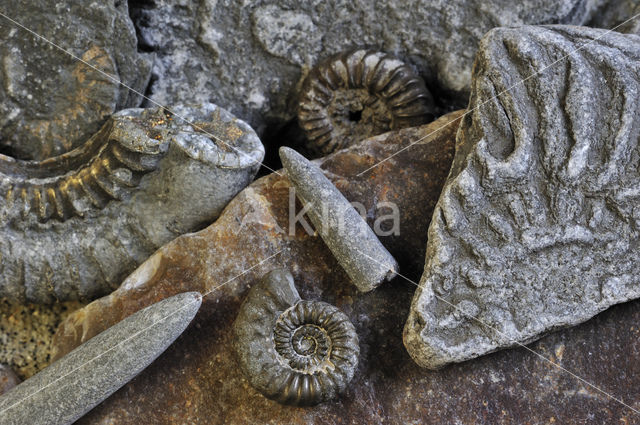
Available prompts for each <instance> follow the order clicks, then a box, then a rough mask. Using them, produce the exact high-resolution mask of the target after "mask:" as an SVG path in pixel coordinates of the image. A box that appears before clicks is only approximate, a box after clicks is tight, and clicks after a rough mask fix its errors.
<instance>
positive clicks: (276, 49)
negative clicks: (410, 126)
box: [133, 0, 603, 134]
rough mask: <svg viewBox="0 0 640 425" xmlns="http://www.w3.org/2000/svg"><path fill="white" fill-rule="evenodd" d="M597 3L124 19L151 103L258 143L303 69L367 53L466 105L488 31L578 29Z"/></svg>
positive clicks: (146, 11) (281, 3)
mask: <svg viewBox="0 0 640 425" xmlns="http://www.w3.org/2000/svg"><path fill="white" fill-rule="evenodd" d="M602 2H603V0H567V1H562V2H558V1H555V0H526V1H512V0H491V1H487V0H458V1H451V0H410V1H396V0H378V1H364V2H353V1H350V0H313V1H308V0H278V1H269V2H267V1H264V0H249V1H243V2H238V1H235V0H200V1H194V2H190V1H184V0H157V1H154V2H153V4H147V3H145V4H144V6H142V7H140V6H136V8H135V10H133V15H134V19H135V21H136V23H137V26H138V27H139V29H140V36H141V41H142V43H143V44H145V45H146V46H148V47H149V48H150V49H153V50H155V52H156V54H157V60H156V62H155V63H154V68H153V73H154V75H155V77H156V78H157V79H156V80H155V81H154V82H153V83H152V85H151V97H152V98H153V99H154V100H156V101H158V102H160V103H171V102H175V101H178V100H179V101H198V102H199V101H211V102H214V103H216V104H218V105H220V106H222V107H224V108H227V109H228V110H229V111H230V112H232V113H234V114H235V115H237V116H239V117H240V118H242V119H244V120H246V121H247V122H249V124H251V125H252V126H253V127H254V128H255V129H256V131H257V132H258V134H262V133H263V130H264V129H265V126H266V125H268V124H270V123H274V122H275V123H282V122H283V121H287V120H290V119H293V118H294V115H295V110H296V107H295V103H296V102H295V101H296V96H297V90H298V85H299V84H300V82H301V81H302V80H303V79H304V77H305V76H306V74H307V73H308V71H309V69H310V68H311V66H313V65H314V64H316V63H318V62H319V61H320V60H322V59H325V58H327V57H329V56H331V55H333V54H336V53H339V52H341V51H344V50H347V49H352V48H360V47H367V48H373V49H376V50H380V51H384V52H386V53H389V54H392V55H394V56H396V57H398V58H399V59H400V60H402V61H403V62H405V63H407V64H409V65H410V66H414V67H415V68H416V69H417V70H418V71H419V74H420V75H421V76H422V77H423V78H425V80H426V82H427V84H428V85H436V84H437V85H439V86H441V87H442V88H443V89H445V90H447V91H450V92H452V93H454V94H455V95H456V96H457V97H458V99H460V100H462V99H464V101H466V96H467V95H468V92H469V84H470V81H471V67H472V64H473V58H474V56H475V52H476V49H477V45H478V42H479V40H480V39H481V38H482V36H483V35H484V34H485V33H486V32H487V31H488V30H490V29H491V28H494V27H499V26H517V25H523V24H553V23H563V24H573V25H581V24H584V23H585V22H587V21H588V20H589V19H590V17H591V14H592V12H593V10H594V9H595V7H596V6H597V5H599V4H601V3H602Z"/></svg>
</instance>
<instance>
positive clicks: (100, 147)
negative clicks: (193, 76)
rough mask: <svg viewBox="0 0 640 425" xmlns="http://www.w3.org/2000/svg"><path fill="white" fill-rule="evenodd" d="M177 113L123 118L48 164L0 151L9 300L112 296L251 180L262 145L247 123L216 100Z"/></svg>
mask: <svg viewBox="0 0 640 425" xmlns="http://www.w3.org/2000/svg"><path fill="white" fill-rule="evenodd" d="M171 110H172V111H173V112H175V115H173V114H171V113H168V112H166V111H165V110H163V109H160V108H153V109H128V110H123V111H120V112H118V113H117V114H114V115H113V116H112V118H110V119H109V121H108V122H107V123H106V124H105V125H104V126H103V127H102V129H101V130H100V131H99V132H98V133H96V134H95V135H94V136H93V137H91V138H90V139H89V140H88V141H87V142H85V143H84V144H83V145H82V146H80V147H79V148H76V149H74V150H72V151H70V152H68V153H66V154H63V155H60V156H57V157H54V158H49V159H46V160H43V161H21V160H16V159H14V158H10V157H7V156H5V155H0V197H1V199H2V200H1V201H0V296H2V297H8V298H11V299H14V300H17V301H32V302H42V303H44V302H50V301H53V300H60V301H64V300H71V299H90V298H94V297H97V296H100V295H104V294H105V293H107V292H109V291H110V290H112V289H113V288H115V287H116V286H117V285H119V284H120V282H121V281H122V279H123V278H124V277H125V276H126V275H127V274H129V273H130V272H131V271H132V270H134V269H135V268H136V267H137V266H138V265H139V264H140V263H141V262H142V261H144V260H145V259H146V258H147V257H148V256H149V255H150V254H152V253H153V252H154V251H155V250H156V249H158V248H159V247H160V246H162V245H163V244H165V243H166V242H168V241H170V240H172V239H174V238H175V237H176V236H179V235H180V234H183V233H185V232H188V231H192V230H194V229H196V228H198V227H201V226H202V225H204V224H208V223H210V222H211V221H212V220H214V219H215V218H216V217H217V216H218V215H219V213H220V212H221V211H222V208H223V207H224V206H225V205H226V204H227V202H228V201H229V200H231V198H232V197H233V196H235V194H236V193H237V192H238V191H240V190H241V189H242V188H243V187H244V186H246V185H247V184H248V183H249V182H251V180H252V179H253V177H254V175H255V173H256V172H257V170H258V167H259V164H260V161H261V160H262V158H263V156H264V148H263V147H262V144H261V143H260V140H259V139H258V137H257V136H256V134H255V133H254V132H253V130H252V129H251V128H250V127H249V126H248V125H247V124H246V123H244V122H242V121H239V120H237V119H236V118H235V117H233V116H232V115H231V114H229V113H228V112H226V111H224V110H222V109H220V108H218V107H217V106H215V105H212V104H204V105H198V106H197V107H188V106H175V107H172V108H171ZM178 116H179V117H184V118H185V119H187V120H188V121H189V122H191V123H193V124H194V125H190V124H188V123H187V122H185V121H184V120H182V119H181V118H178ZM210 135H213V137H211V136H210Z"/></svg>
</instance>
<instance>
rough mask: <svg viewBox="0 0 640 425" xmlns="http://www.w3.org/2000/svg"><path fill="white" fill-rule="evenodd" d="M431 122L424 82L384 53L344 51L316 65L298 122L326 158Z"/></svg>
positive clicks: (310, 144) (313, 150)
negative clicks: (365, 141)
mask: <svg viewBox="0 0 640 425" xmlns="http://www.w3.org/2000/svg"><path fill="white" fill-rule="evenodd" d="M432 119H433V98H432V97H431V93H429V91H428V90H427V88H426V87H425V85H424V82H423V81H422V79H421V78H420V77H419V76H417V75H416V74H414V72H413V71H412V70H411V68H409V67H408V66H407V65H405V64H404V63H402V62H401V61H399V60H398V59H395V58H393V57H391V56H389V55H387V54H385V53H381V52H375V51H370V50H362V49H361V50H350V51H347V52H343V53H340V54H338V55H335V56H332V57H330V58H328V59H327V60H326V61H324V62H322V63H320V64H319V65H317V66H316V67H315V68H314V69H313V70H312V71H311V72H310V73H309V75H308V76H307V78H306V79H305V81H304V82H303V84H302V90H301V95H300V103H299V107H298V121H299V123H300V126H301V127H302V129H303V130H304V131H305V133H306V136H307V145H306V147H307V149H308V150H309V151H310V152H311V153H315V154H321V155H326V154H329V153H331V152H333V151H335V150H337V149H342V148H344V147H346V146H349V145H350V144H352V143H354V142H357V141H359V140H363V139H366V138H367V137H371V136H375V135H378V134H381V133H384V132H386V131H389V130H393V129H399V128H404V127H413V126H417V125H421V124H426V123H427V122H429V121H431V120H432Z"/></svg>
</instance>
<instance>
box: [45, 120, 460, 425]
mask: <svg viewBox="0 0 640 425" xmlns="http://www.w3.org/2000/svg"><path fill="white" fill-rule="evenodd" d="M459 115H460V114H459V113H458V114H456V115H452V116H451V115H450V116H447V117H445V118H442V119H441V120H439V121H436V122H435V123H433V124H431V125H427V126H423V127H418V128H410V129H405V130H401V131H398V132H394V133H388V134H385V135H381V136H378V137H375V138H372V139H369V140H367V141H365V142H363V143H362V144H360V145H356V146H353V147H351V148H349V149H348V150H344V151H340V152H337V153H335V154H333V155H331V156H328V157H326V158H325V159H323V160H322V161H321V162H320V163H319V164H320V166H321V167H322V168H323V169H324V170H325V172H326V175H327V176H328V177H329V178H330V179H331V180H332V181H333V183H334V184H335V185H336V187H338V188H339V189H340V191H341V192H342V193H343V194H344V195H345V196H346V198H347V199H349V200H352V201H360V202H362V203H363V204H364V206H365V209H366V211H367V221H368V223H369V224H370V225H371V226H373V225H375V221H376V220H377V219H378V218H379V217H384V215H386V214H388V213H389V211H387V209H381V210H377V209H376V208H375V204H374V201H373V200H374V199H378V200H379V201H380V202H383V201H389V202H395V203H397V204H398V207H399V210H400V212H401V217H400V235H393V234H389V235H388V236H381V238H380V239H381V240H382V242H383V243H384V244H385V246H386V247H387V249H389V251H390V252H391V253H392V254H393V255H394V256H396V257H397V258H398V259H400V267H401V270H403V271H404V272H405V273H407V274H408V275H410V276H413V278H414V279H417V278H418V277H419V275H420V272H421V271H422V265H423V258H424V249H425V244H424V240H425V237H426V231H427V220H425V218H424V217H426V216H429V215H430V213H431V208H430V207H429V205H432V206H433V205H435V202H436V199H437V197H438V195H439V193H440V189H441V185H442V184H443V182H444V179H445V178H446V175H447V172H448V170H449V166H450V161H451V159H452V157H453V140H454V137H453V135H454V134H455V130H456V127H457V125H456V124H457V122H456V121H452V120H453V119H455V118H457V117H459ZM445 123H450V125H449V126H448V127H445V129H443V130H442V132H440V133H438V134H437V135H434V136H431V137H429V138H428V139H425V140H424V143H419V144H417V145H415V146H413V147H412V148H410V149H407V150H405V151H404V152H402V153H401V154H399V155H397V156H395V157H394V158H392V159H391V160H389V161H387V162H385V163H384V164H382V165H381V166H379V167H376V168H375V169H374V170H372V172H371V173H369V174H367V175H366V176H363V177H357V174H358V173H359V172H361V171H363V170H364V169H366V168H368V167H370V166H371V165H373V164H374V163H375V162H376V161H379V160H380V159H382V158H385V157H387V156H388V155H390V154H392V153H394V152H396V151H397V149H398V148H401V147H403V146H407V145H408V144H409V143H411V142H412V141H415V140H417V139H418V138H420V137H422V136H425V135H427V134H428V133H430V132H432V131H433V130H434V129H435V128H437V127H441V126H442V125H443V124H445ZM289 189H290V186H289V184H288V180H287V178H286V177H285V176H278V175H275V174H272V175H270V176H267V177H264V178H262V179H260V180H258V181H256V182H254V183H253V184H252V185H251V186H249V187H248V188H247V189H245V190H244V191H243V192H241V193H240V194H239V195H238V196H237V197H236V198H235V199H234V200H233V201H231V203H230V204H229V205H228V206H227V208H226V210H225V211H224V213H223V214H222V215H221V216H220V218H219V219H218V220H217V221H216V222H215V223H214V224H213V225H211V226H209V227H208V228H207V229H205V230H202V231H200V232H198V233H195V234H192V235H184V236H181V237H179V238H177V239H176V240H174V241H173V242H171V243H169V244H167V245H166V246H164V247H163V248H161V249H160V250H159V251H158V252H157V253H156V254H155V255H154V256H152V257H151V258H150V259H149V260H148V261H146V262H145V263H144V264H143V265H142V266H141V267H140V268H138V270H137V271H136V272H134V273H133V274H132V275H131V276H130V277H129V278H127V280H126V281H125V282H124V283H123V284H122V286H121V287H120V288H119V289H118V290H117V291H115V292H114V293H113V294H111V295H110V296H108V297H105V298H102V299H100V300H97V301H95V302H94V303H92V304H90V305H89V306H87V307H86V308H85V309H83V310H80V311H78V312H77V313H76V314H74V315H73V316H72V317H70V318H69V320H67V321H65V323H64V325H62V326H61V327H60V329H59V331H58V333H57V336H56V341H57V342H56V344H55V346H56V347H57V349H58V350H59V351H58V355H61V354H63V353H64V352H67V351H68V350H70V349H71V348H73V347H74V346H76V345H77V344H79V343H80V342H81V341H82V340H83V339H86V338H88V337H90V336H91V335H94V334H95V333H96V332H99V331H100V330H102V329H104V328H105V327H106V326H109V325H111V324H113V323H115V322H117V321H118V320H120V319H122V318H123V317H125V316H126V315H128V314H130V313H131V312H133V311H136V310H138V309H140V308H141V307H142V306H144V305H148V304H150V303H152V302H154V301H156V300H158V299H161V298H164V297H166V296H169V295H172V294H174V293H176V292H181V291H183V290H193V289H198V290H200V292H201V293H203V294H206V293H207V292H209V291H212V292H211V293H210V294H209V295H207V296H205V298H204V301H203V305H202V308H201V310H200V313H199V314H198V316H197V317H196V319H194V320H195V321H194V323H195V324H194V326H193V327H192V328H191V330H188V331H187V333H186V334H185V335H184V336H185V339H183V340H182V341H181V342H180V344H178V345H176V346H175V349H174V348H171V349H170V350H169V351H168V352H167V353H166V355H164V356H163V357H162V358H161V359H159V361H158V362H157V363H156V365H157V366H158V367H156V365H154V366H152V368H151V369H150V370H148V371H145V372H144V373H143V374H142V375H140V376H139V377H138V378H136V379H135V380H134V381H132V382H131V383H130V384H128V385H127V386H126V387H125V388H123V389H122V390H120V391H119V392H118V393H117V394H115V395H114V396H113V397H112V398H110V399H109V400H108V401H107V402H105V403H104V404H103V405H102V406H100V407H98V408H97V409H96V410H95V411H93V412H92V413H91V414H89V415H88V416H87V417H86V418H83V419H82V420H81V421H80V423H85V424H87V423H117V424H119V425H120V424H133V423H137V424H140V423H150V424H151V423H153V424H169V423H180V424H182V423H199V424H216V423H229V424H233V423H269V422H272V423H303V422H304V423H323V422H324V423H327V422H329V423H332V422H333V423H335V422H339V421H340V420H339V419H338V418H344V417H348V418H351V419H349V422H355V423H363V422H364V423H367V421H368V422H369V423H371V421H373V423H376V422H379V421H376V420H375V419H376V418H378V417H388V416H387V415H391V416H394V415H396V414H397V410H396V408H395V407H393V404H387V402H383V401H382V399H381V398H379V397H378V396H376V395H375V393H374V392H372V391H373V390H374V388H375V387H376V386H379V385H383V386H384V385H386V383H385V381H384V379H383V378H384V375H389V374H390V375H389V376H393V374H395V373H396V371H397V369H398V368H399V367H400V366H402V365H409V364H410V363H411V362H410V360H409V359H408V356H406V354H404V349H403V348H402V344H401V342H400V334H401V321H402V320H403V319H404V317H405V315H406V312H407V309H408V305H409V299H410V296H411V293H412V292H413V288H414V287H413V285H410V284H403V283H402V282H390V283H388V284H385V285H382V286H381V287H380V288H378V289H377V290H376V291H372V292H370V293H368V294H365V295H362V294H359V293H358V291H357V289H356V288H355V287H354V286H353V285H349V284H347V282H348V279H349V278H348V277H347V275H346V274H345V272H344V271H343V269H342V268H341V267H340V265H339V264H338V263H337V261H336V260H335V258H334V257H333V255H332V254H331V252H330V251H329V250H328V249H327V248H326V245H325V244H324V242H323V241H322V239H321V238H320V237H319V236H317V235H309V234H308V233H307V232H306V231H305V230H304V229H303V228H302V226H301V225H300V224H298V225H297V226H296V228H295V233H294V234H292V235H289V232H288V231H287V230H286V229H288V225H289V220H288V218H289V196H290V193H289ZM300 208H301V207H300V206H298V207H297V209H296V211H300ZM387 224H388V222H385V224H384V226H386V225H387ZM384 226H383V227H384ZM384 228H386V227H384ZM274 254H277V255H275V256H273V255H274ZM272 256H273V257H272ZM261 262H262V263H261ZM282 267H284V268H287V269H289V270H291V272H292V274H293V276H294V278H295V282H296V287H297V289H298V290H299V292H300V296H301V297H302V298H303V299H306V300H322V301H324V302H327V303H330V304H332V305H334V306H336V307H337V308H339V309H340V310H341V311H343V312H344V313H345V314H346V315H347V316H348V317H349V318H350V319H351V321H352V322H353V324H354V326H355V327H356V330H357V333H358V337H359V338H360V342H361V344H360V345H361V353H362V356H361V362H362V361H364V363H360V366H358V368H357V370H356V373H355V376H354V379H353V381H352V383H351V384H350V385H349V386H348V388H347V390H346V393H345V395H344V396H343V397H342V398H341V399H340V400H342V401H338V402H335V403H327V404H324V405H322V406H319V407H317V408H314V409H311V410H307V409H299V408H292V407H285V406H282V405H280V404H278V403H277V402H274V401H270V400H268V399H266V398H265V397H264V396H262V395H261V394H260V393H259V392H257V391H256V390H254V389H252V388H251V387H250V385H249V383H248V381H247V380H246V379H245V378H244V377H243V375H242V372H241V371H240V369H239V367H238V362H237V360H236V357H235V355H234V350H233V346H232V343H233V338H232V323H233V321H234V320H235V318H236V316H237V314H238V308H239V306H240V303H241V302H242V300H243V299H244V298H245V296H246V293H247V290H248V288H249V287H250V286H251V285H252V284H253V283H255V282H257V281H258V280H259V279H260V277H262V276H263V275H264V274H265V273H266V272H268V271H269V270H272V269H274V268H282ZM243 273H244V274H243ZM396 316H397V317H396ZM393 317H396V318H395V319H392V318H393ZM382 352H389V353H394V354H393V356H398V355H399V356H400V357H399V358H396V357H385V358H382V357H381V356H380V353H382ZM394 358H395V359H398V360H402V362H400V363H398V362H396V361H395V360H394ZM372 361H373V363H372ZM413 370H417V368H415V367H413ZM406 382H408V381H398V384H400V385H404V384H405V383H406ZM393 392H394V393H395V394H397V395H399V394H404V393H405V391H404V390H403V389H402V390H401V389H398V391H393ZM382 395H383V394H380V396H382ZM383 404H384V406H385V407H383ZM132 406H135V407H132ZM158 406H163V408H162V409H158ZM411 406H412V409H415V401H412V402H411ZM421 409H422V407H420V409H419V410H421ZM414 413H415V412H414ZM414 413H411V414H412V415H413V414H414ZM345 415H346V416H345ZM358 415H361V417H362V420H359V417H358ZM305 420H306V422H305ZM342 421H343V422H345V420H342Z"/></svg>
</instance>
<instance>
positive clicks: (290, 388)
mask: <svg viewBox="0 0 640 425" xmlns="http://www.w3.org/2000/svg"><path fill="white" fill-rule="evenodd" d="M234 344H235V349H236V353H237V355H238V358H239V361H240V366H241V368H242V370H243V372H244V374H245V375H246V376H247V378H248V380H249V382H250V383H251V385H252V386H253V387H254V388H256V389H257V390H258V391H260V392H261V393H262V394H263V395H265V396H266V397H268V398H270V399H273V400H276V401H278V402H280V403H282V404H288V405H294V406H312V405H315V404H318V403H322V402H324V401H328V400H331V399H334V398H335V397H336V396H337V395H338V394H340V393H342V392H343V391H344V389H345V388H346V386H347V384H348V383H349V381H351V378H353V374H354V372H355V369H356V366H357V365H358V356H359V354H360V347H359V345H358V336H357V335H356V331H355V328H354V327H353V325H352V324H351V322H350V321H349V318H348V317H347V316H346V315H345V314H344V313H342V312H341V311H340V310H338V309H337V308H336V307H334V306H332V305H330V304H327V303H324V302H320V301H303V300H302V299H301V298H300V296H299V294H298V291H297V290H296V288H295V286H294V283H293V277H292V276H291V274H290V273H289V272H288V271H286V270H273V271H271V272H270V273H268V274H267V275H265V276H264V277H263V278H262V280H261V281H260V282H259V283H258V284H256V285H255V286H254V287H253V288H251V290H250V291H249V295H248V296H247V299H246V300H245V301H244V303H243V304H242V306H241V307H240V312H239V314H238V317H237V318H236V321H235V323H234Z"/></svg>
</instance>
